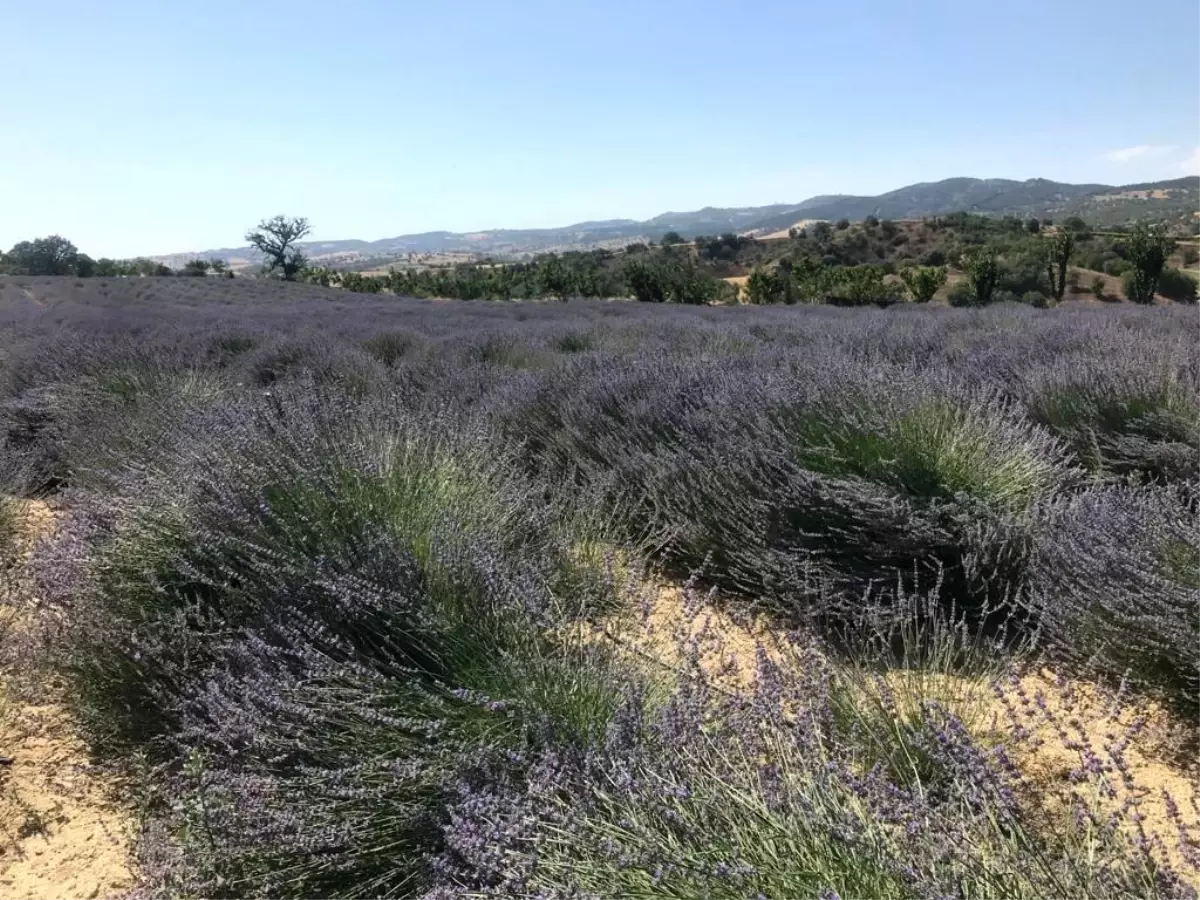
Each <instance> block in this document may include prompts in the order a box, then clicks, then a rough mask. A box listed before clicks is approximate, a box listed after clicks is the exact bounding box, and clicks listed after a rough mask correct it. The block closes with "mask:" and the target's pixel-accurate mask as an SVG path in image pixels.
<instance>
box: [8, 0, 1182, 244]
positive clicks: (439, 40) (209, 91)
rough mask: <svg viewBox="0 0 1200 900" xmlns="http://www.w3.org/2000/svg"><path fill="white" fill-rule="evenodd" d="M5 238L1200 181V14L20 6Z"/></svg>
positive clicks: (1174, 3) (524, 223) (463, 220)
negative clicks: (924, 184)
mask: <svg viewBox="0 0 1200 900" xmlns="http://www.w3.org/2000/svg"><path fill="white" fill-rule="evenodd" d="M0 23H2V26H0V30H2V32H3V34H4V41H3V50H2V51H0V79H2V80H0V84H3V85H4V86H5V90H4V95H3V103H0V247H2V248H5V249H7V248H8V247H10V246H11V245H12V244H13V243H16V242H17V241H20V240H25V239H29V238H33V237H39V236H43V235H46V234H61V235H63V236H65V237H67V238H69V239H70V240H72V241H73V242H74V243H75V244H76V245H78V247H79V248H80V249H81V250H82V251H84V252H86V253H88V254H90V255H91V256H93V257H101V256H112V257H128V256H134V255H149V254H160V253H169V252H186V251H199V250H205V249H212V248H218V247H230V246H239V245H241V244H243V243H244V241H243V240H242V237H243V235H244V233H245V232H246V230H247V228H249V227H252V226H253V225H255V224H256V223H257V222H258V221H259V220H260V219H262V218H266V217H270V216H272V215H275V214H276V213H283V214H287V215H303V216H307V217H308V218H309V219H310V221H311V222H312V225H313V235H312V237H313V238H314V239H326V240H333V239H345V238H361V239H365V240H375V239H379V238H384V237H392V236H396V235H400V234H406V233H413V232H422V231H436V230H449V231H475V230H487V229H493V228H532V227H551V226H557V225H565V224H568V223H571V222H578V221H584V220H595V219H609V218H632V219H644V218H649V217H651V216H654V215H657V214H659V213H662V212H665V211H667V210H676V211H679V210H689V209H698V208H700V207H704V206H756V205H765V204H768V203H792V202H799V201H800V200H803V199H805V198H807V197H809V196H812V195H814V194H827V193H851V194H877V193H882V192H884V191H888V190H892V189H895V188H898V187H902V186H904V185H906V184H911V183H913V182H919V181H936V180H939V179H942V178H949V177H955V176H964V175H969V176H975V177H981V178H1016V179H1025V178H1034V177H1041V178H1051V179H1054V180H1058V181H1071V182H1101V183H1108V184H1127V183H1131V182H1137V181H1145V180H1157V179H1162V178H1176V177H1179V176H1182V175H1185V174H1195V173H1200V3H1197V2H1196V0H1153V2H1144V3H1137V4H1131V3H1128V2H1127V0H1078V2H1060V0H1006V2H1004V3H993V4H983V3H963V2H961V0H913V2H909V3H896V2H894V0H842V2H837V3H807V2H798V0H756V2H754V3H746V4H742V3H735V2H730V0H726V2H724V3H715V2H713V3H710V2H706V0H690V2H676V0H654V2H645V0H640V2H632V0H628V2H627V0H610V2H605V3H594V2H585V0H553V2H551V0H547V2H532V0H458V2H453V3H451V2H445V0H441V2H428V0H426V2H419V3H418V2H411V0H339V2H336V3H333V2H328V0H324V2H316V0H291V2H286V3H284V2H276V0H253V2H249V3H247V2H244V0H243V2H227V0H210V2H185V0H56V2H54V3H53V4H51V3H30V2H25V0H0Z"/></svg>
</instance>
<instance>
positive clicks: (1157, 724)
mask: <svg viewBox="0 0 1200 900" xmlns="http://www.w3.org/2000/svg"><path fill="white" fill-rule="evenodd" d="M641 594H642V596H643V601H642V610H641V615H640V616H633V617H629V618H626V619H621V620H620V621H618V622H613V623H609V624H608V626H607V630H608V636H609V637H610V639H615V640H616V641H618V642H619V644H620V646H622V647H623V648H625V650H626V652H628V653H630V654H631V655H637V656H640V657H642V658H644V659H647V660H648V661H653V662H654V663H656V664H658V665H661V666H664V667H666V668H668V669H673V668H677V666H678V665H679V663H680V662H681V658H680V656H679V649H678V647H679V646H680V638H681V637H682V638H683V639H685V640H687V639H691V640H692V641H693V643H694V645H695V646H697V647H698V649H699V659H700V663H701V665H703V666H704V668H705V669H706V671H708V672H709V673H710V674H711V675H713V676H714V680H715V681H716V683H717V684H721V683H723V682H724V683H726V684H728V686H729V687H730V688H733V687H735V686H743V687H744V686H747V685H749V684H751V683H752V682H753V679H754V677H755V676H754V673H755V668H756V664H755V659H756V653H757V649H758V648H759V647H762V648H763V649H764V650H765V652H766V654H767V656H768V657H769V658H771V659H772V660H773V661H774V662H775V663H776V664H777V665H780V666H783V667H786V666H788V665H789V664H793V665H794V664H798V663H800V661H802V660H803V659H804V655H803V654H802V653H799V652H797V651H796V650H795V649H794V648H793V647H792V646H791V645H789V643H788V642H787V641H786V640H784V639H783V637H782V636H780V635H779V634H777V633H775V632H774V631H773V630H772V629H771V627H770V626H769V624H768V623H767V622H766V620H764V619H762V618H754V619H746V620H741V619H735V618H734V617H732V616H731V615H729V614H728V613H726V612H723V611H721V610H720V609H717V608H714V607H713V606H712V605H711V604H709V603H708V602H707V601H706V599H705V598H701V597H690V598H689V596H687V594H686V593H685V592H684V591H683V590H681V589H680V588H679V587H678V586H675V585H669V584H654V583H650V584H647V585H646V586H645V587H644V588H643V589H642V590H641ZM906 677H919V678H920V679H921V685H920V687H921V691H920V693H921V694H924V695H927V696H933V697H934V698H935V699H937V700H939V701H940V702H942V703H943V704H945V705H946V706H947V707H948V708H950V709H951V710H953V711H956V712H959V713H960V714H962V715H963V719H964V721H965V722H967V723H970V727H972V728H973V729H974V730H975V732H976V735H977V737H978V738H979V739H980V740H981V742H982V743H983V744H984V745H985V746H990V745H991V744H993V743H996V742H999V741H1001V740H1003V742H1004V744H1005V747H1006V749H1008V750H1010V756H1011V757H1012V759H1013V762H1014V763H1015V765H1016V767H1017V769H1018V771H1019V772H1020V775H1021V779H1022V783H1021V784H1020V785H1019V796H1020V798H1021V801H1022V803H1023V804H1024V805H1025V808H1026V810H1027V811H1028V812H1029V813H1030V815H1031V817H1032V819H1033V820H1034V821H1035V822H1038V823H1039V825H1040V827H1043V828H1048V829H1055V828H1062V827H1065V825H1066V823H1067V822H1068V821H1069V819H1070V816H1071V815H1072V812H1073V809H1074V806H1075V804H1076V798H1078V800H1081V801H1083V802H1084V803H1087V804H1089V805H1091V807H1092V808H1093V809H1096V810H1097V811H1098V812H1099V813H1100V814H1103V815H1104V816H1107V815H1110V814H1113V813H1116V812H1118V810H1121V809H1122V808H1124V810H1125V813H1124V818H1125V822H1124V826H1123V827H1125V828H1126V829H1127V830H1129V831H1130V832H1136V830H1137V827H1138V825H1137V821H1136V820H1137V818H1138V816H1140V818H1141V827H1142V828H1143V829H1144V831H1145V833H1146V835H1147V837H1148V839H1149V840H1150V841H1151V843H1152V844H1156V845H1157V848H1156V850H1155V852H1156V853H1157V854H1159V856H1160V858H1165V859H1166V860H1168V861H1169V862H1170V863H1172V864H1173V865H1174V867H1175V868H1176V870H1177V871H1179V872H1181V873H1182V874H1183V875H1184V876H1185V877H1190V878H1192V879H1194V880H1196V887H1197V888H1200V872H1197V871H1196V870H1195V869H1193V868H1191V867H1189V866H1188V865H1187V864H1186V863H1184V862H1183V856H1182V850H1181V847H1182V845H1184V844H1187V845H1190V847H1192V848H1196V849H1197V850H1200V761H1198V760H1196V759H1194V758H1190V756H1194V753H1192V754H1190V756H1189V751H1188V749H1187V748H1189V747H1192V746H1194V745H1193V744H1192V743H1191V742H1192V741H1193V740H1194V734H1191V732H1194V726H1189V725H1187V724H1186V723H1181V722H1179V721H1177V720H1175V719H1173V718H1172V717H1171V716H1170V715H1168V714H1167V712H1166V711H1165V710H1164V709H1162V708H1161V707H1159V706H1157V705H1156V704H1154V703H1151V702H1145V701H1136V702H1135V701H1122V702H1116V701H1115V700H1114V698H1113V697H1111V696H1110V695H1109V694H1107V693H1106V692H1104V691H1102V690H1100V689H1099V688H1098V687H1097V686H1095V685H1093V684H1090V683H1088V682H1085V681H1079V680H1072V679H1063V678H1059V677H1057V676H1056V675H1055V673H1054V672H1051V671H1049V670H1045V669H1043V670H1040V671H1032V672H1024V673H1013V675H1012V677H1010V678H1008V679H1005V680H1002V681H1000V682H997V683H989V682H987V681H986V680H976V681H967V680H965V679H959V678H955V677H953V676H945V675H930V674H929V673H918V674H916V675H907V674H906V673H904V672H901V671H894V672H893V673H891V675H890V676H889V678H888V681H889V682H892V686H893V688H898V687H899V686H900V685H899V683H898V682H899V681H902V680H903V679H904V678H906ZM896 693H897V695H898V696H907V695H909V694H913V695H915V692H912V691H907V692H906V691H896ZM1017 729H1021V730H1023V732H1024V733H1025V736H1024V737H1023V739H1021V740H1017V741H1014V740H1013V734H1014V732H1016V731H1017ZM1181 748H1183V749H1182V752H1181ZM1089 754H1094V755H1095V757H1096V758H1097V759H1098V760H1099V761H1100V763H1101V765H1103V766H1104V769H1105V774H1104V776H1103V779H1102V780H1103V783H1105V784H1107V785H1108V787H1109V788H1111V796H1107V795H1103V794H1101V795H1100V796H1097V792H1096V788H1095V786H1096V781H1095V780H1091V781H1081V780H1080V779H1079V773H1080V770H1081V769H1082V768H1083V765H1084V762H1085V760H1086V759H1087V757H1088V755H1089ZM1114 754H1115V755H1114ZM1118 759H1119V760H1120V761H1121V765H1122V766H1124V768H1125V772H1124V773H1122V772H1121V771H1120V767H1119V766H1118V765H1117V763H1116V761H1117V760H1118ZM1172 805H1174V806H1175V807H1176V808H1177V813H1176V814H1172V812H1171V806H1172ZM1193 852H1194V851H1193Z"/></svg>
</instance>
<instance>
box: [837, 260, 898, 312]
mask: <svg viewBox="0 0 1200 900" xmlns="http://www.w3.org/2000/svg"><path fill="white" fill-rule="evenodd" d="M835 277H836V285H837V287H836V290H837V292H838V296H839V297H840V298H844V299H846V300H848V301H849V302H850V303H851V304H853V305H854V306H865V305H866V304H869V303H879V302H882V301H884V300H887V299H889V298H890V297H891V296H892V294H891V291H890V290H889V288H888V286H887V285H886V284H885V283H884V280H883V269H882V268H880V267H879V266H870V265H863V266H842V267H840V268H838V269H837V270H836V274H835Z"/></svg>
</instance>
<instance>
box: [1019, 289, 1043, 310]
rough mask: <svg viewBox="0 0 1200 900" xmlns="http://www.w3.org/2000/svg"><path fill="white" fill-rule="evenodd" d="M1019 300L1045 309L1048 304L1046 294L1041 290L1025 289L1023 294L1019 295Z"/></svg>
mask: <svg viewBox="0 0 1200 900" xmlns="http://www.w3.org/2000/svg"><path fill="white" fill-rule="evenodd" d="M1021 302H1022V303H1024V304H1026V305H1028V306H1034V307H1037V308H1038V309H1045V308H1046V307H1047V306H1049V305H1050V301H1049V300H1047V299H1046V295H1045V294H1043V293H1042V292H1041V291H1026V293H1025V295H1024V296H1023V297H1021Z"/></svg>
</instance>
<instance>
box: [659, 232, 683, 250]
mask: <svg viewBox="0 0 1200 900" xmlns="http://www.w3.org/2000/svg"><path fill="white" fill-rule="evenodd" d="M660 243H661V244H662V245H663V246H664V247H670V246H672V245H673V244H682V243H683V235H681V234H680V233H679V232H678V231H668V232H667V233H666V234H664V235H663V236H662V241H660Z"/></svg>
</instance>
